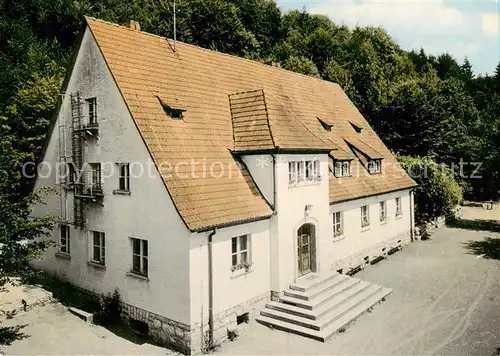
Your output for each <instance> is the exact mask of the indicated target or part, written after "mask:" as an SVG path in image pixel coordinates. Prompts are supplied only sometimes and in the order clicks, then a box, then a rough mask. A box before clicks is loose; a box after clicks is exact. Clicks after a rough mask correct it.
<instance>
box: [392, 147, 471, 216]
mask: <svg viewBox="0 0 500 356" xmlns="http://www.w3.org/2000/svg"><path fill="white" fill-rule="evenodd" d="M398 161H399V163H400V164H401V167H403V168H404V169H405V170H406V171H407V172H408V174H409V175H410V176H411V177H412V178H413V179H414V180H415V182H416V183H417V184H418V186H417V187H416V188H415V191H414V199H415V221H417V222H423V221H431V220H434V219H436V218H439V217H441V216H446V217H448V216H452V215H453V209H454V208H455V207H456V206H457V205H458V204H459V203H461V202H462V188H461V187H460V185H459V184H458V183H457V181H456V180H455V179H454V177H453V175H452V173H451V169H450V168H449V167H447V166H446V165H439V164H438V163H436V161H434V160H432V159H431V158H428V157H427V158H419V157H408V156H399V157H398Z"/></svg>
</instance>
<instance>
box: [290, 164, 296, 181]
mask: <svg viewBox="0 0 500 356" xmlns="http://www.w3.org/2000/svg"><path fill="white" fill-rule="evenodd" d="M288 183H289V184H295V183H297V162H288Z"/></svg>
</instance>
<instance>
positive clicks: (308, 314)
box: [256, 276, 392, 341]
mask: <svg viewBox="0 0 500 356" xmlns="http://www.w3.org/2000/svg"><path fill="white" fill-rule="evenodd" d="M295 286H296V285H295ZM320 286H323V287H320ZM302 287H304V289H303V290H302V291H297V290H296V289H291V288H290V289H289V290H288V291H287V292H288V293H287V295H285V296H283V297H282V298H280V301H279V302H274V301H272V302H269V303H267V304H266V308H264V309H263V310H262V311H261V313H260V315H259V316H258V317H257V318H256V320H257V321H258V322H259V323H261V324H264V325H267V326H270V327H273V328H275V329H278V330H283V331H288V332H292V333H295V334H298V335H302V336H306V337H309V338H312V339H315V340H319V341H325V340H326V339H327V338H328V337H330V336H331V335H332V334H334V333H335V332H336V331H337V330H339V329H340V328H342V327H344V326H345V325H347V324H349V323H351V322H352V321H353V320H354V319H356V318H357V317H358V316H359V315H361V314H362V313H363V312H365V311H366V310H368V309H369V308H371V307H372V306H373V305H374V304H376V303H378V302H380V301H381V300H382V299H384V298H385V297H387V296H388V295H389V294H390V293H391V292H392V290H391V289H389V288H384V287H382V286H379V285H377V284H373V283H370V282H366V281H361V280H359V279H357V278H352V277H348V276H342V277H338V276H330V277H325V278H322V279H321V280H320V281H319V283H313V284H311V285H309V286H304V285H302ZM310 289H313V290H315V292H314V293H312V294H316V295H312V296H311V299H309V300H304V299H303V298H301V297H303V295H304V293H308V291H309V290H310ZM318 291H319V292H318ZM297 292H299V293H301V294H299V295H298V297H294V296H293V295H296V293H297Z"/></svg>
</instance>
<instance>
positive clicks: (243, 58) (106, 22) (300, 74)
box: [85, 16, 342, 89]
mask: <svg viewBox="0 0 500 356" xmlns="http://www.w3.org/2000/svg"><path fill="white" fill-rule="evenodd" d="M85 18H86V19H91V20H93V21H98V22H102V23H105V24H108V25H112V26H115V27H119V28H124V29H127V30H129V31H132V32H133V33H139V34H143V35H147V36H152V37H156V38H159V39H163V40H166V41H167V42H168V43H169V45H170V41H173V39H171V38H168V37H165V36H160V35H155V34H153V33H150V32H145V31H137V30H134V29H131V28H130V27H127V26H126V25H120V24H117V23H114V22H110V21H106V20H101V19H98V18H95V17H92V16H85ZM177 42H178V43H182V44H183V45H186V46H190V47H195V48H197V49H201V50H203V51H207V52H210V53H217V54H220V55H223V56H226V57H231V58H238V59H239V60H242V61H245V62H249V63H254V64H258V65H261V66H263V67H266V68H271V69H272V70H276V71H284V72H288V73H292V74H294V75H296V76H299V77H304V78H309V79H313V80H315V81H319V82H321V83H327V84H329V85H333V86H338V87H340V85H339V84H338V83H335V82H332V81H330V80H326V79H321V78H318V77H313V76H310V75H307V74H302V73H298V72H294V71H291V70H288V69H285V68H278V67H274V66H272V65H269V64H265V63H262V62H259V61H256V60H253V59H248V58H245V57H240V56H237V55H234V54H229V53H224V52H219V51H213V50H211V49H208V48H204V47H200V46H197V45H194V44H191V43H186V42H182V41H179V40H177ZM170 47H171V48H172V46H170ZM341 89H342V88H341Z"/></svg>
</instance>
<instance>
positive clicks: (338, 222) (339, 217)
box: [333, 211, 344, 237]
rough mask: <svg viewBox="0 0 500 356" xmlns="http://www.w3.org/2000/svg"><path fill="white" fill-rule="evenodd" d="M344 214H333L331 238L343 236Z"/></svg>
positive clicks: (338, 212)
mask: <svg viewBox="0 0 500 356" xmlns="http://www.w3.org/2000/svg"><path fill="white" fill-rule="evenodd" d="M343 220H344V214H343V213H342V212H341V211H337V212H335V213H333V237H337V236H342V235H343V234H344V221H343Z"/></svg>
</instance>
